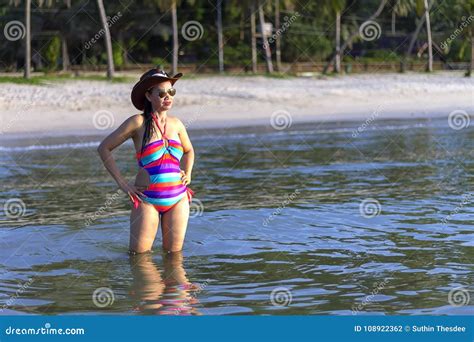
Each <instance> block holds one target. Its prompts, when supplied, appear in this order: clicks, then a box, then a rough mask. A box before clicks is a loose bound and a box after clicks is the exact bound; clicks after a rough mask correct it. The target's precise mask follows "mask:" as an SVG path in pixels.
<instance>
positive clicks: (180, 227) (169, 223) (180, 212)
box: [161, 196, 189, 252]
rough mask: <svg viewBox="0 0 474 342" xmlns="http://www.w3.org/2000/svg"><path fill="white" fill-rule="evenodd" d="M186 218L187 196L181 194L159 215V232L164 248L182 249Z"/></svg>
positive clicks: (172, 250)
mask: <svg viewBox="0 0 474 342" xmlns="http://www.w3.org/2000/svg"><path fill="white" fill-rule="evenodd" d="M188 219H189V203H188V197H187V196H183V198H181V200H180V201H179V202H178V203H177V204H176V205H175V206H174V207H172V208H171V209H169V210H168V211H167V212H165V213H163V215H161V234H162V237H163V248H164V249H165V250H167V251H171V252H176V251H180V250H182V249H183V243H184V237H185V235H186V229H187V227H188Z"/></svg>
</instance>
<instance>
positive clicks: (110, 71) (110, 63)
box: [97, 0, 114, 79]
mask: <svg viewBox="0 0 474 342" xmlns="http://www.w3.org/2000/svg"><path fill="white" fill-rule="evenodd" d="M97 7H99V15H100V21H101V22H102V29H103V30H104V33H105V48H106V49H107V78H108V79H112V78H113V77H114V58H113V53H112V38H111V37H110V30H109V25H108V24H107V16H106V15H105V8H104V2H103V0H97Z"/></svg>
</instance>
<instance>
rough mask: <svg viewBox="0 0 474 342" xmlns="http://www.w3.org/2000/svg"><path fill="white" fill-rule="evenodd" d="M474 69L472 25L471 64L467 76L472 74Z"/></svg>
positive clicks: (473, 31) (473, 30)
mask: <svg viewBox="0 0 474 342" xmlns="http://www.w3.org/2000/svg"><path fill="white" fill-rule="evenodd" d="M473 70H474V27H471V64H470V66H469V70H468V71H467V76H472V73H473Z"/></svg>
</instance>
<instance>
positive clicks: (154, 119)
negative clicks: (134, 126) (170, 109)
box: [151, 114, 169, 141]
mask: <svg viewBox="0 0 474 342" xmlns="http://www.w3.org/2000/svg"><path fill="white" fill-rule="evenodd" d="M151 117H152V118H153V121H155V124H156V126H157V127H158V129H159V130H160V133H161V138H162V139H163V141H164V139H166V140H169V139H168V137H167V136H166V123H167V121H168V120H165V124H164V126H163V130H164V132H162V131H161V128H160V125H159V124H158V119H157V118H156V116H155V114H152V115H151Z"/></svg>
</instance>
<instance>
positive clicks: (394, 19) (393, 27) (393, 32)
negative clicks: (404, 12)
mask: <svg viewBox="0 0 474 342" xmlns="http://www.w3.org/2000/svg"><path fill="white" fill-rule="evenodd" d="M396 18H397V14H396V13H395V11H394V10H393V9H392V34H393V35H394V34H395V21H396Z"/></svg>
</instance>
